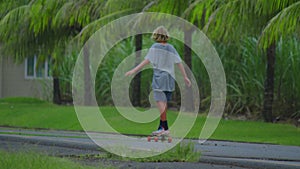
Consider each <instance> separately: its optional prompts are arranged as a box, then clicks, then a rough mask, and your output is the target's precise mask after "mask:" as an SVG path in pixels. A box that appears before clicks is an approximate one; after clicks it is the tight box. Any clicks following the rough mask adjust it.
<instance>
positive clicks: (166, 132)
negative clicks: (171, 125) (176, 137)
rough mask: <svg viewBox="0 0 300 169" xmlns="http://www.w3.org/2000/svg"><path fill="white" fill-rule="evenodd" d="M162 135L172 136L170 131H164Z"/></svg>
mask: <svg viewBox="0 0 300 169" xmlns="http://www.w3.org/2000/svg"><path fill="white" fill-rule="evenodd" d="M162 134H163V135H169V134H170V131H169V130H164V131H163V133H162Z"/></svg>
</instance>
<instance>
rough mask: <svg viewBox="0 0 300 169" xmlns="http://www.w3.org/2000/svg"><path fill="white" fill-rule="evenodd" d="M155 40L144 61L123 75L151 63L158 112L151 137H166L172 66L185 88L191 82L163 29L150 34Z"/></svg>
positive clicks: (172, 81)
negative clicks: (182, 80) (177, 69)
mask: <svg viewBox="0 0 300 169" xmlns="http://www.w3.org/2000/svg"><path fill="white" fill-rule="evenodd" d="M152 39H153V40H155V42H156V43H154V44H153V45H152V46H151V48H150V49H149V51H148V53H147V55H146V57H145V59H144V60H143V61H142V62H141V63H140V64H139V65H137V66H136V67H135V68H133V69H132V70H130V71H128V72H127V73H126V74H125V75H126V76H130V75H132V74H134V73H136V72H138V71H139V70H140V69H142V68H143V67H144V66H145V65H147V64H149V63H151V64H152V66H153V78H152V89H153V96H154V100H155V101H156V105H157V108H158V109H159V112H160V123H159V126H158V129H157V130H155V131H153V132H152V135H168V134H169V127H168V122H167V102H168V101H170V100H171V97H172V92H173V91H174V90H175V80H174V79H175V73H174V65H175V64H176V65H177V66H178V67H179V69H180V71H181V73H182V75H183V77H184V81H185V83H186V85H187V86H191V81H190V80H189V78H188V77H187V74H186V72H185V70H184V67H183V65H182V63H181V59H180V56H179V54H178V53H177V51H176V49H175V48H174V47H173V46H172V45H171V44H169V43H167V42H168V40H169V34H168V31H167V30H166V28H165V27H163V26H159V27H158V28H156V29H155V30H154V32H153V34H152Z"/></svg>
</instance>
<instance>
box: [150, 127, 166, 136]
mask: <svg viewBox="0 0 300 169" xmlns="http://www.w3.org/2000/svg"><path fill="white" fill-rule="evenodd" d="M164 132H165V129H164V128H159V129H158V130H156V131H153V132H152V135H154V136H157V135H161V134H163V133H164Z"/></svg>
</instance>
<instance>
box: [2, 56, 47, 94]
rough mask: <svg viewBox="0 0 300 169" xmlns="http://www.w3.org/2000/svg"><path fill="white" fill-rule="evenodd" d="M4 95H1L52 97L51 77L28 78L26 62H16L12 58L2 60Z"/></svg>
mask: <svg viewBox="0 0 300 169" xmlns="http://www.w3.org/2000/svg"><path fill="white" fill-rule="evenodd" d="M1 84H2V95H0V97H36V98H40V99H44V100H51V99H52V80H51V79H44V78H43V79H26V78H25V63H22V64H14V63H13V62H12V60H11V59H3V60H2V83H1Z"/></svg>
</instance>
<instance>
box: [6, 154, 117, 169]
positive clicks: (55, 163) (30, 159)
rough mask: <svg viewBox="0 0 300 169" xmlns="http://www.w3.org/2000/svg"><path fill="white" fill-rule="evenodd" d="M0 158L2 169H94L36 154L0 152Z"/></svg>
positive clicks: (109, 168) (93, 168)
mask: <svg viewBox="0 0 300 169" xmlns="http://www.w3.org/2000/svg"><path fill="white" fill-rule="evenodd" d="M0 156H1V158H0V166H1V168H2V169H12V168H15V169H41V168H47V169H57V168H59V169H96V167H90V166H84V165H81V164H78V163H75V162H73V161H70V160H68V159H64V158H57V157H49V156H46V155H40V154H36V153H28V152H20V153H8V152H1V151H0ZM97 168H101V169H105V168H106V169H113V168H114V167H104V166H99V167H97Z"/></svg>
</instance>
